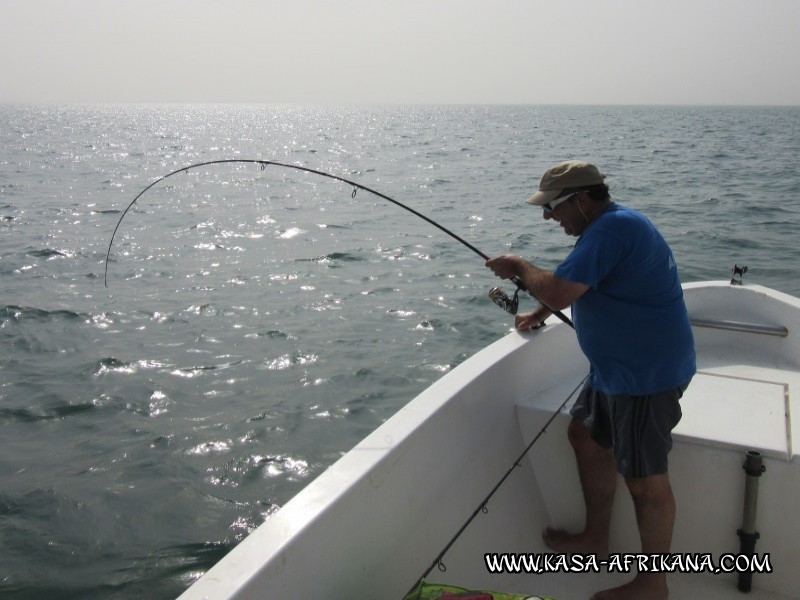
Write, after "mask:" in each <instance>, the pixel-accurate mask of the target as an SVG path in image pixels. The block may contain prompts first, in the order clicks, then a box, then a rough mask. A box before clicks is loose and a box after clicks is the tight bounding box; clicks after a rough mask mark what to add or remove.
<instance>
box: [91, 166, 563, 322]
mask: <svg viewBox="0 0 800 600" xmlns="http://www.w3.org/2000/svg"><path fill="white" fill-rule="evenodd" d="M230 163H245V164H256V165H260V166H261V170H262V171H263V170H265V169H266V168H267V167H268V166H274V167H280V168H284V169H295V170H298V171H304V172H306V173H311V174H313V175H319V176H321V177H327V178H328V179H333V180H335V181H339V182H341V183H346V184H347V185H350V186H352V187H353V193H352V197H353V198H355V197H356V192H357V191H358V190H363V191H365V192H369V193H370V194H373V195H375V196H377V197H378V198H382V199H383V200H386V201H388V202H391V203H392V204H394V205H396V206H399V207H400V208H402V209H404V210H407V211H408V212H410V213H411V214H413V215H415V216H417V217H419V218H420V219H422V220H423V221H426V222H428V223H430V224H431V225H433V226H434V227H436V228H437V229H439V230H441V231H443V232H444V233H446V234H447V235H449V236H450V237H452V238H453V239H455V240H456V241H458V242H460V243H461V244H463V245H464V246H466V247H467V248H469V249H470V250H472V251H473V252H474V253H475V254H477V255H478V256H480V257H481V258H483V259H484V260H489V256H488V255H487V254H485V253H483V252H481V251H480V250H479V249H478V248H476V247H475V246H473V245H472V244H470V243H469V242H468V241H466V240H465V239H463V238H462V237H460V236H458V235H456V234H455V233H453V232H452V231H450V230H449V229H447V228H446V227H444V226H443V225H440V224H439V223H437V222H436V221H434V220H433V219H431V218H430V217H426V216H425V215H423V214H422V213H421V212H419V211H417V210H414V209H413V208H411V207H410V206H407V205H405V204H403V203H402V202H399V201H398V200H395V199H394V198H390V197H389V196H387V195H386V194H383V193H381V192H379V191H377V190H374V189H372V188H370V187H367V186H365V185H363V184H360V183H357V182H355V181H352V180H350V179H345V178H344V177H340V176H338V175H333V174H331V173H326V172H325V171H319V170H317V169H311V168H309V167H303V166H301V165H292V164H288V163H281V162H276V161H272V160H261V159H249V158H225V159H219V160H209V161H205V162H200V163H195V164H193V165H189V166H187V167H182V168H180V169H176V170H175V171H172V172H171V173H167V174H166V175H163V176H161V177H159V178H158V179H156V180H155V181H153V182H152V183H151V184H150V185H148V186H147V187H146V188H144V189H143V190H142V191H141V192H139V194H138V195H137V196H136V197H135V198H134V199H133V200H131V202H130V204H128V206H127V207H126V208H125V210H124V211H122V215H121V216H120V218H119V221H117V225H116V227H114V231H113V233H112V234H111V240H109V242H108V251H107V252H106V262H105V274H104V276H103V284H104V285H105V286H106V287H108V263H109V261H110V259H111V247H112V246H113V244H114V237H115V236H116V235H117V230H119V226H120V225H121V224H122V220H123V219H124V218H125V215H127V214H128V212H129V211H130V210H131V208H133V205H134V204H136V201H137V200H139V198H141V197H142V196H143V195H144V194H145V193H146V192H147V191H148V190H149V189H150V188H152V187H154V186H156V185H157V184H159V183H161V182H162V181H164V180H165V179H167V178H168V177H172V176H173V175H177V174H178V173H183V172H186V171H189V170H191V169H196V168H199V167H205V166H209V165H219V164H230ZM511 281H512V283H514V285H516V286H517V289H516V291H515V292H514V296H513V297H511V298H509V297H508V296H507V295H506V294H505V292H503V291H502V289H500V288H499V287H494V288H492V290H491V291H490V292H489V297H490V298H491V299H492V301H493V302H494V303H495V304H497V305H498V306H500V307H501V308H502V309H503V310H505V311H506V312H508V313H510V314H512V315H514V314H516V313H517V308H518V306H519V292H520V290H522V291H526V292H528V293H530V291H529V290H528V289H527V288H526V287H525V285H524V284H523V283H522V281H521V280H520V279H519V278H518V277H512V278H511ZM531 295H533V294H531ZM537 300H538V299H537ZM539 303H540V304H541V305H542V306H544V307H545V308H546V309H547V310H549V311H550V312H551V313H553V315H555V316H556V317H557V318H558V319H560V320H561V321H563V322H564V323H566V324H567V325H569V326H570V327H572V328H573V329H574V328H575V326H574V325H573V324H572V321H570V319H569V317H567V316H566V315H565V314H564V313H562V312H561V311H558V310H554V309H552V308H550V307H549V306H547V305H546V304H544V303H542V302H541V301H540V300H539Z"/></svg>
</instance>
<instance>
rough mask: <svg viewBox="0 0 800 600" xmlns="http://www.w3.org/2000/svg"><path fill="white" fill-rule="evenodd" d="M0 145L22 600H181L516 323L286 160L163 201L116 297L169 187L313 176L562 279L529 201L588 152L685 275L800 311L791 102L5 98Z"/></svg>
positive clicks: (13, 490)
mask: <svg viewBox="0 0 800 600" xmlns="http://www.w3.org/2000/svg"><path fill="white" fill-rule="evenodd" d="M0 138H2V144H0V231H2V235H0V431H1V432H2V434H1V435H2V452H0V595H2V596H3V597H4V598H88V597H91V598H135V597H147V598H171V597H174V596H176V595H178V594H179V593H180V592H181V591H182V590H183V589H185V588H186V587H187V586H189V585H190V584H191V583H192V582H193V581H194V580H196V578H197V577H199V576H200V575H201V574H202V573H203V572H204V571H206V570H207V569H208V568H209V567H210V566H211V565H212V564H214V563H215V562H216V561H217V560H219V559H220V558H221V557H222V556H224V555H225V553H226V552H228V551H229V550H230V549H231V548H232V547H233V546H234V545H235V544H236V543H237V542H239V541H240V540H242V539H243V538H244V537H245V536H246V535H247V534H248V533H249V532H251V531H252V530H253V529H254V528H255V527H257V526H258V525H259V524H261V523H262V522H263V521H264V520H265V519H268V518H269V517H270V515H271V514H273V513H274V512H275V511H276V510H278V509H279V508H280V506H281V505H283V504H285V503H286V502H287V501H288V500H289V499H290V498H291V497H292V496H293V495H294V494H296V493H297V492H298V491H299V490H300V489H302V488H303V486H305V485H306V484H307V483H308V482H309V481H311V480H312V479H313V478H314V477H316V476H317V475H319V473H320V472H322V471H323V470H324V469H325V468H326V467H327V466H328V465H330V464H331V463H333V462H334V461H335V460H336V459H337V458H339V457H340V456H341V455H342V454H343V453H345V452H346V451H347V450H348V449H350V448H352V447H353V446H354V445H355V444H356V443H358V441H359V440H361V439H362V438H363V437H364V436H366V435H367V434H368V433H369V432H371V431H372V430H374V429H375V428H376V427H377V426H378V425H380V423H382V422H383V421H385V420H386V419H388V418H389V417H391V416H392V414H394V413H395V412H396V411H397V410H399V409H400V408H401V407H402V406H403V405H404V404H406V403H407V402H408V401H409V400H411V399H412V398H413V397H414V396H415V395H416V394H417V393H419V392H420V391H421V390H423V389H424V388H425V387H426V386H428V385H429V384H430V383H431V382H433V381H435V380H436V379H437V378H439V377H441V376H442V375H443V374H444V373H446V372H448V371H449V370H451V369H452V368H454V367H455V366H456V365H458V364H459V363H461V362H462V361H464V360H465V359H466V358H468V357H469V356H470V355H472V354H474V353H475V352H476V351H478V350H479V349H481V348H482V347H484V346H486V345H488V344H490V343H491V342H493V341H494V340H497V339H498V338H500V337H501V336H503V335H505V334H506V333H508V332H509V331H510V329H511V328H512V325H513V320H512V317H510V316H509V315H507V314H506V313H504V312H503V311H502V310H500V309H499V308H498V307H497V306H495V305H494V304H492V302H491V301H490V300H489V299H488V297H487V293H488V291H489V289H490V288H491V287H493V286H494V285H497V284H498V283H501V282H498V281H497V280H496V279H495V278H494V277H493V276H492V274H491V272H490V271H488V270H487V269H486V268H485V267H484V266H483V262H484V261H483V259H482V258H480V256H479V255H477V254H476V253H475V252H473V251H472V250H470V249H469V248H467V247H465V246H464V245H462V244H460V243H459V242H458V241H456V240H454V239H452V238H450V237H448V236H447V235H446V234H444V233H443V232H441V231H439V230H438V229H436V228H434V227H432V226H431V225H430V224H429V223H426V222H424V221H423V220H421V219H419V218H418V217H416V216H414V215H412V214H410V213H408V212H406V211H404V210H402V209H400V208H398V207H397V206H394V205H392V204H390V203H388V202H386V201H385V200H382V199H380V198H378V197H376V196H373V195H371V194H369V193H367V192H365V191H363V190H361V191H357V193H356V194H355V195H354V196H353V191H354V190H353V189H352V188H351V187H350V186H348V185H346V184H342V183H338V182H335V181H331V180H328V179H324V178H321V177H318V176H315V175H311V174H303V173H300V172H297V171H295V170H291V169H281V168H279V167H267V168H265V169H263V170H262V169H261V168H260V167H259V166H258V165H247V164H226V165H209V166H204V167H199V168H196V169H191V170H189V171H188V172H185V173H181V174H178V175H175V176H173V177H170V178H168V179H166V180H165V181H163V182H160V183H158V184H157V185H155V186H154V187H153V188H152V189H151V190H149V191H148V192H147V193H146V194H145V195H143V196H142V197H141V198H140V199H139V200H138V201H137V203H136V204H135V205H134V206H133V207H132V208H131V210H130V211H129V212H128V214H127V215H126V216H125V219H124V220H123V221H122V224H121V226H120V229H119V231H118V232H117V235H116V237H115V239H114V245H113V247H112V248H111V252H110V255H109V257H110V260H109V263H108V273H107V276H108V277H107V284H108V285H107V287H106V286H105V285H104V283H105V275H106V272H105V261H106V253H107V250H108V245H109V241H110V239H111V234H112V232H113V230H114V227H115V226H116V224H117V222H118V221H119V219H120V217H121V215H122V212H123V211H124V210H125V208H126V207H127V206H128V205H129V204H130V202H131V201H132V200H133V198H134V197H135V196H136V195H137V194H138V193H139V192H141V191H142V190H143V189H144V188H145V187H146V186H147V185H149V184H150V183H152V182H154V181H155V180H156V179H158V178H159V177H161V176H163V175H165V174H167V173H169V172H171V171H173V170H176V169H180V168H182V167H185V166H188V165H191V164H193V163H198V162H204V161H211V160H220V159H229V158H242V159H263V160H274V161H280V162H286V163H291V164H296V165H302V166H305V167H309V168H312V169H320V170H323V171H327V172H329V173H331V174H334V175H337V176H341V177H344V178H347V179H351V180H353V181H356V182H358V183H360V184H363V185H366V186H368V187H371V188H374V189H376V190H378V191H380V192H382V193H384V194H387V195H389V196H391V197H393V198H395V199H396V200H398V201H400V202H402V203H404V204H407V205H408V206H409V207H411V208H413V209H415V210H418V211H419V212H421V213H423V214H425V215H427V216H428V217H430V218H432V219H434V220H435V221H436V222H438V223H440V224H442V225H443V226H444V227H446V228H448V229H450V230H452V231H453V232H454V233H455V234H457V235H459V236H461V237H462V238H464V239H465V240H466V241H468V242H469V243H471V244H473V245H474V246H475V247H476V248H478V249H479V250H480V251H481V252H484V253H486V254H488V255H490V256H491V255H495V254H500V253H505V252H513V253H518V254H521V255H523V256H525V257H526V258H528V259H529V260H532V261H533V262H534V263H535V264H538V265H540V266H542V267H544V268H552V267H554V266H555V265H557V264H558V262H559V260H560V259H561V258H563V257H564V256H565V255H566V253H567V252H569V249H570V247H571V245H572V244H573V243H574V240H573V239H572V238H569V237H567V236H565V235H564V233H563V232H562V230H561V229H560V228H559V227H557V226H555V225H554V224H553V222H545V221H543V220H542V218H541V211H540V210H539V209H536V208H534V207H532V206H530V205H528V204H526V203H525V199H526V198H527V197H528V196H529V195H530V194H531V193H532V192H533V191H534V190H535V189H536V186H537V184H538V180H539V177H540V176H541V174H542V172H543V171H544V169H545V168H547V167H548V166H549V165H551V164H553V163H555V162H558V161H560V160H563V159H568V158H582V159H587V160H591V161H593V162H595V163H596V164H597V165H598V166H599V167H600V169H601V170H602V171H603V172H604V173H605V174H606V175H607V180H606V181H607V183H608V184H609V186H610V188H611V191H612V195H613V198H614V200H615V201H618V202H621V203H623V204H627V205H629V206H632V207H634V208H637V209H639V210H641V211H643V212H644V213H645V214H647V215H648V216H649V217H650V218H651V219H652V220H653V221H654V222H655V224H656V225H657V226H658V227H659V228H660V230H661V231H662V232H663V234H664V235H665V237H666V238H667V240H668V242H669V243H670V244H671V246H672V248H673V251H674V254H675V257H676V259H677V262H678V265H679V269H680V272H681V277H682V280H683V281H684V282H689V281H696V280H704V279H729V278H730V276H731V269H732V268H733V266H734V264H739V265H740V266H741V265H747V266H748V272H747V273H746V274H745V277H744V279H745V282H749V283H758V284H762V285H767V286H771V287H775V288H777V289H779V290H782V291H784V292H787V293H790V294H794V295H798V294H800V280H798V272H799V271H800V269H798V264H800V240H799V239H798V236H797V223H798V220H799V219H800V199H799V198H800V172H799V170H800V109H798V108H758V107H752V108H733V107H726V108H715V107H579V106H570V107H556V106H552V107H540V106H435V107H409V106H396V107H300V106H245V105H230V106H223V105H220V106H217V105H201V106H200V105H130V106H124V105H119V106H2V107H0ZM505 287H506V289H507V291H509V292H510V291H512V290H511V289H510V287H509V286H508V284H506V286H505ZM534 306H535V303H534V302H533V301H532V300H530V299H523V302H522V307H521V308H522V310H528V309H532V308H533V307H534ZM310 568H313V566H310Z"/></svg>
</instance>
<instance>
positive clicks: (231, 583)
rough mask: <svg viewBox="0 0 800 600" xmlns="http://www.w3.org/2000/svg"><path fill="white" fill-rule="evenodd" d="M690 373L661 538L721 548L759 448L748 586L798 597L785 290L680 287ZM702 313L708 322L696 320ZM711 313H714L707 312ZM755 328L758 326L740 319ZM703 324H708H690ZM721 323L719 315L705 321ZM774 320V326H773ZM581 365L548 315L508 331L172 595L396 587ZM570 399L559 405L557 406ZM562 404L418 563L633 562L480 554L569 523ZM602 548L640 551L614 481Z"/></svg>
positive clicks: (556, 585) (474, 579) (606, 581)
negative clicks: (748, 463) (755, 570)
mask: <svg viewBox="0 0 800 600" xmlns="http://www.w3.org/2000/svg"><path fill="white" fill-rule="evenodd" d="M684 289H685V297H686V302H687V307H688V308H689V312H690V315H691V316H692V318H693V319H696V320H698V322H700V323H703V325H704V326H703V327H696V328H695V337H696V345H697V350H698V369H699V372H698V375H697V376H696V377H695V380H694V381H693V383H692V385H691V386H690V388H689V390H687V393H686V395H685V396H684V399H683V400H682V407H683V411H684V418H683V420H682V421H681V423H680V424H679V426H678V428H677V429H676V431H675V435H674V437H675V446H674V449H673V452H672V454H671V455H670V476H671V481H672V485H673V489H674V493H675V496H676V500H677V504H678V514H677V519H676V526H675V533H674V538H673V551H674V552H676V553H693V554H711V555H712V556H713V557H715V559H718V558H719V557H721V556H722V555H724V554H726V553H736V552H738V548H739V540H738V538H737V535H736V530H737V528H739V527H740V526H741V522H742V506H743V494H744V473H743V471H742V468H741V466H742V462H743V459H744V453H745V451H746V450H757V451H759V452H761V453H762V454H763V455H764V456H765V464H766V468H767V472H766V474H765V475H764V477H763V478H762V479H763V482H762V484H761V486H760V487H761V490H760V492H761V493H760V497H759V500H758V531H759V533H760V536H761V537H760V540H759V541H758V543H757V546H756V552H757V553H759V554H764V553H769V557H770V562H771V566H772V568H773V573H771V574H763V575H762V574H756V575H755V576H754V578H753V588H754V593H753V594H752V595H751V597H754V598H798V597H800V596H799V595H798V594H799V593H800V592H799V590H800V569H797V568H796V566H795V563H796V559H795V553H796V549H797V547H798V542H797V540H800V518H798V515H797V509H796V499H797V498H798V497H800V476H799V475H800V473H799V472H798V461H796V460H794V456H795V452H796V449H798V448H800V438H799V437H798V436H800V431H798V428H794V427H793V426H792V422H791V415H792V414H800V412H799V411H800V406H798V405H797V402H798V401H800V392H798V390H799V389H800V342H798V335H797V332H800V300H798V299H796V298H793V297H791V296H787V295H785V294H780V293H777V292H774V291H772V290H768V289H766V288H762V287H759V286H729V285H728V284H726V283H721V282H712V283H702V284H689V285H686V286H685V288H684ZM709 322H712V323H709ZM720 322H721V323H720ZM730 322H735V323H740V324H741V323H744V324H745V325H747V327H744V329H748V327H749V328H750V329H751V330H755V329H758V327H756V328H753V327H750V326H752V325H757V326H759V327H761V326H764V327H765V328H766V332H764V331H761V332H757V333H756V332H752V331H750V330H747V331H741V329H742V327H739V330H737V329H735V328H733V326H732V325H731V323H730ZM709 324H712V325H715V328H710V327H707V326H706V325H709ZM716 327H723V328H721V329H720V328H716ZM781 328H786V330H787V332H788V334H787V335H784V336H781V335H779V334H780V333H781V332H782V330H781ZM587 371H588V364H587V362H586V360H585V358H584V357H583V356H582V354H581V352H580V350H579V348H578V345H577V341H576V339H575V336H574V332H572V331H571V330H570V329H569V328H568V327H566V326H565V325H563V324H561V323H558V324H555V325H550V326H548V327H546V328H544V329H542V330H539V331H537V332H532V333H524V334H521V333H511V334H509V335H507V336H506V337H504V338H502V339H501V340H499V341H497V342H496V343H494V344H492V345H491V346H489V347H487V348H486V349H484V350H482V351H481V352H479V353H478V354H476V355H475V356H473V357H472V358H470V359H469V360H467V361H465V362H464V363H463V364H461V365H460V366H459V367H458V368H456V369H454V370H453V371H452V372H450V373H448V374H447V375H446V376H445V377H443V378H442V379H440V380H439V381H438V382H436V383H435V384H433V385H432V386H430V387H429V388H428V389H427V390H425V391H424V392H423V393H422V394H420V395H419V396H418V397H417V398H415V399H414V400H413V401H411V402H410V403H409V404H408V405H406V406H405V407H404V408H403V409H402V410H400V411H399V412H398V413H397V414H396V415H395V416H394V417H392V418H391V419H390V420H389V421H387V422H386V423H384V424H383V425H382V426H381V427H379V428H378V429H377V430H376V431H375V432H373V433H372V434H371V435H369V436H368V437H367V438H365V439H364V440H363V441H362V442H361V443H360V444H358V446H356V447H355V448H354V449H353V450H351V451H350V452H348V453H347V454H346V455H345V456H344V457H342V458H341V459H340V460H339V461H338V462H336V463H335V464H334V465H333V466H331V467H330V468H329V469H328V470H327V471H325V472H324V473H323V474H322V475H320V476H319V477H318V478H317V479H316V480H314V481H313V482H312V483H310V484H309V485H308V486H307V487H306V488H305V489H304V490H303V491H301V492H300V493H299V494H298V495H297V496H296V497H295V498H293V499H292V500H291V501H290V502H288V503H287V504H286V505H285V506H284V507H282V508H281V509H280V510H279V511H278V512H277V513H276V514H274V515H273V516H271V517H270V518H269V519H268V520H267V521H266V522H265V523H264V524H263V525H262V526H260V527H259V528H258V529H256V530H255V531H254V532H253V533H252V534H251V535H250V536H248V537H247V538H246V539H245V540H244V541H243V542H242V543H241V544H239V545H238V546H237V547H236V548H234V549H233V550H232V551H231V552H230V554H229V555H228V556H226V557H225V558H224V559H223V560H222V561H221V562H220V563H219V564H217V565H215V566H214V567H213V568H212V569H211V570H209V571H208V573H206V574H205V575H204V576H203V577H202V578H200V579H199V580H198V581H197V582H196V583H195V584H194V585H193V586H192V587H191V588H189V589H188V590H187V591H186V592H185V593H184V594H183V595H182V596H181V599H182V600H194V599H199V598H210V599H222V598H236V599H244V598H259V599H261V598H275V599H282V598H286V599H289V598H292V599H295V598H362V597H363V598H372V597H386V598H389V597H394V598H402V597H403V595H404V594H405V593H406V592H407V591H408V590H409V589H410V588H411V587H412V586H413V585H414V583H415V582H416V581H417V579H418V578H419V577H420V576H421V575H422V574H423V573H424V572H425V571H426V570H427V569H428V568H429V567H430V566H431V564H432V561H434V559H435V558H436V557H437V556H438V555H439V553H440V552H441V551H442V549H443V548H444V547H445V546H446V545H447V544H448V542H449V541H450V540H451V539H452V538H453V536H454V534H455V533H456V532H457V531H458V530H459V529H460V528H461V526H462V525H463V524H464V523H465V522H466V521H467V519H468V518H469V517H470V516H471V515H472V514H473V513H474V511H475V510H476V509H477V508H478V507H480V506H481V504H482V502H483V501H484V499H485V498H486V496H487V494H488V493H489V492H490V490H492V489H493V488H494V487H495V485H496V484H497V483H498V481H499V480H500V479H501V478H502V477H503V475H504V474H505V473H506V472H507V471H508V470H509V469H510V468H511V467H512V465H513V464H514V462H515V461H516V460H517V458H518V457H519V456H520V455H521V453H522V451H523V450H524V448H525V447H526V446H527V444H528V443H530V441H531V440H532V439H533V438H534V437H535V436H536V435H537V434H538V433H539V432H540V431H541V429H542V427H543V426H544V424H545V423H546V422H547V421H548V420H549V419H550V417H551V416H552V415H553V413H554V412H555V411H557V410H558V409H559V406H560V405H561V404H562V402H563V401H564V400H565V399H566V398H567V396H568V395H570V393H571V392H572V391H573V390H574V389H575V388H576V387H577V386H579V385H580V382H581V380H582V379H583V377H584V376H585V374H586V373H587ZM568 406H569V404H568V405H567V408H568ZM565 411H566V408H565V409H564V410H562V411H561V412H560V413H559V414H558V416H557V417H556V418H555V420H554V421H553V422H552V424H551V425H550V426H549V427H548V429H547V433H546V434H545V435H543V436H541V438H540V439H539V440H538V441H537V442H536V443H535V444H534V446H533V448H532V449H531V451H530V452H529V453H528V454H527V455H526V457H525V459H524V460H523V461H521V463H520V465H519V467H517V468H516V469H514V471H513V472H512V474H511V475H510V476H509V477H508V479H507V480H506V481H505V482H504V484H503V485H502V486H501V487H500V488H499V490H498V492H497V493H496V494H495V495H494V496H493V497H492V498H491V500H490V501H489V503H488V504H487V506H486V508H487V512H486V513H485V514H484V513H480V514H478V515H477V517H476V518H475V519H474V521H473V522H472V523H471V525H470V526H469V527H468V528H467V529H466V530H465V531H464V533H463V535H462V536H461V537H459V539H458V540H457V541H456V542H455V544H454V545H453V546H452V548H451V549H450V550H449V551H448V552H447V553H446V554H445V556H444V557H443V559H442V563H443V565H444V566H445V567H446V569H447V570H446V571H445V572H441V571H440V570H439V569H438V568H434V570H433V572H432V573H431V575H430V576H429V577H428V579H432V580H437V581H445V582H449V583H456V584H458V585H463V586H467V587H475V588H481V589H497V590H502V591H508V592H524V593H530V594H540V595H550V596H554V597H557V598H582V597H588V595H589V594H590V593H591V592H592V591H596V590H598V589H603V588H606V587H609V586H611V585H616V584H618V583H621V582H623V581H625V580H627V579H629V578H630V577H631V576H632V575H631V574H630V573H613V574H609V573H606V572H601V573H596V574H589V573H580V574H576V573H568V574H565V573H553V574H530V573H519V574H509V573H501V574H492V573H489V571H488V570H487V568H486V564H485V561H484V555H485V554H486V553H544V552H547V551H548V550H547V548H545V547H544V545H543V543H542V541H541V531H542V530H543V529H544V527H547V526H557V527H565V528H571V529H577V528H579V527H582V525H583V503H582V497H581V492H580V486H579V483H578V478H577V472H576V469H575V461H574V457H573V455H572V451H571V449H570V447H569V443H568V441H567V439H566V433H565V431H566V426H567V423H568V421H569V417H568V415H567V414H566V412H565ZM614 511H615V514H614V517H613V523H612V528H613V534H612V539H611V551H612V552H619V553H635V552H638V551H639V548H640V545H639V542H638V533H637V530H636V525H635V519H634V515H633V508H632V504H631V501H630V498H629V496H628V494H627V491H626V490H624V485H621V486H620V493H618V494H617V499H616V505H615V508H614ZM735 585H736V576H735V575H731V574H708V573H706V574H677V573H676V574H674V575H671V576H670V586H671V589H672V596H673V597H676V598H679V597H682V595H681V594H683V595H684V596H685V597H691V598H699V597H706V598H716V597H719V598H725V597H728V595H731V596H732V595H734V594H737V593H738V592H737V591H736V588H735Z"/></svg>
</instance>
